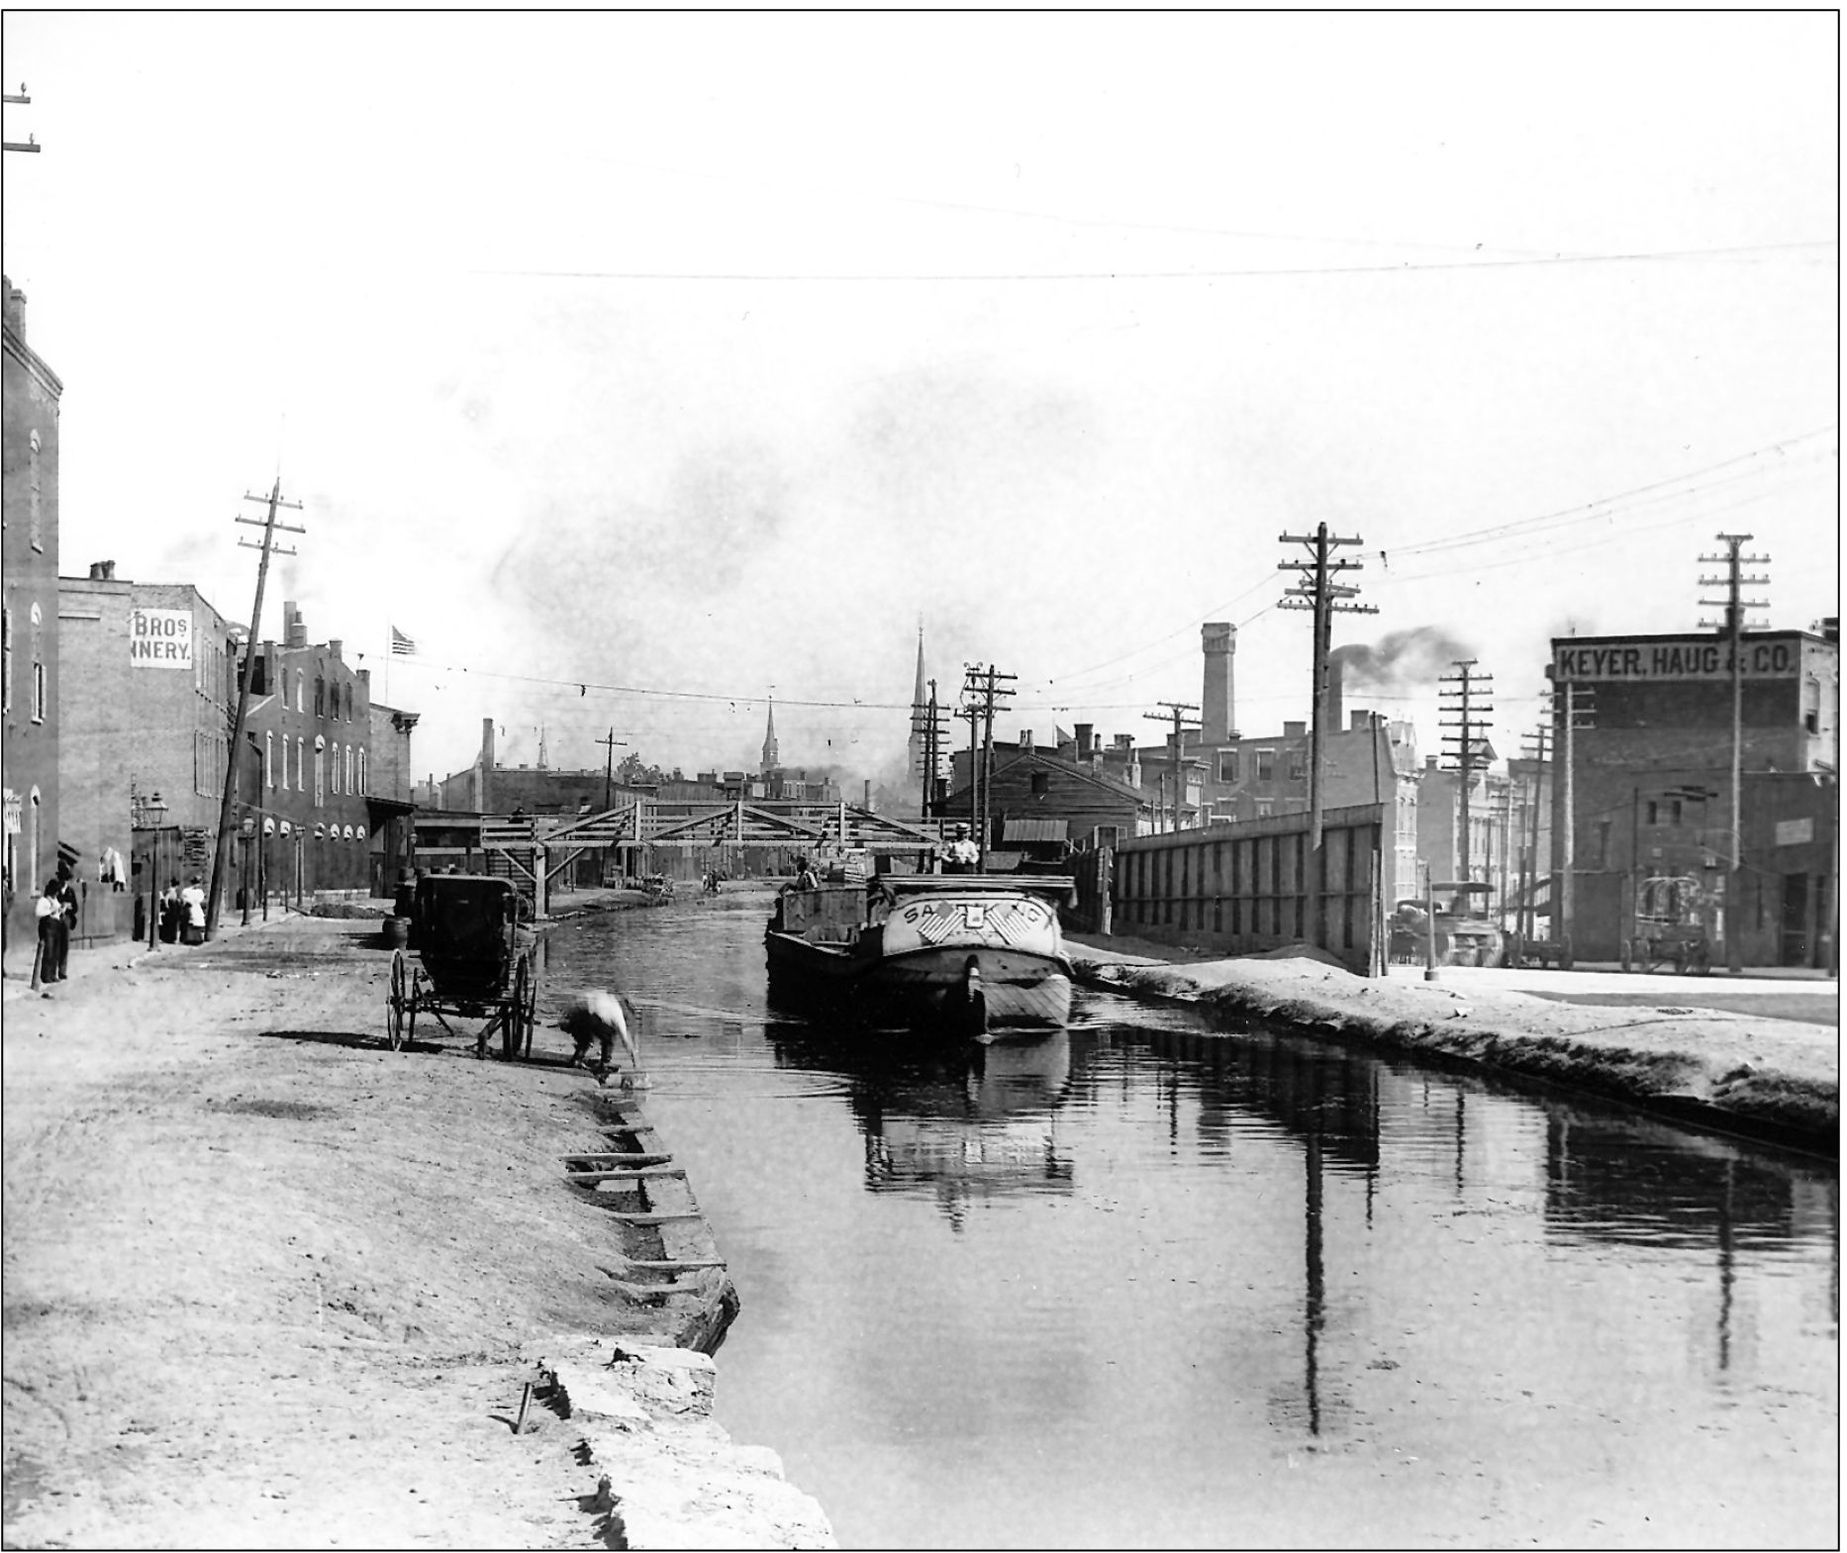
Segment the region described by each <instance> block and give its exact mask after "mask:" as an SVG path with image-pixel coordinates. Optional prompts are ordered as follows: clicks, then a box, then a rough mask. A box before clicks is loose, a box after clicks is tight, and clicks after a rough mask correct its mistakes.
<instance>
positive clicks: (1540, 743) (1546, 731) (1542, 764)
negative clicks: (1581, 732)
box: [1520, 723, 1552, 938]
mask: <svg viewBox="0 0 1847 1553" xmlns="http://www.w3.org/2000/svg"><path fill="white" fill-rule="evenodd" d="M1551 731H1552V730H1551V729H1550V728H1548V727H1547V726H1546V725H1545V724H1544V723H1541V724H1540V725H1539V727H1538V729H1537V730H1536V731H1535V732H1533V733H1529V734H1528V735H1527V736H1526V744H1527V755H1528V757H1529V758H1530V759H1531V760H1532V762H1533V796H1532V801H1531V806H1530V807H1529V809H1528V812H1527V815H1528V819H1529V820H1530V821H1531V834H1532V839H1531V840H1530V841H1529V842H1527V844H1526V858H1525V861H1524V862H1523V863H1522V865H1521V869H1520V880H1521V882H1520V888H1521V891H1522V892H1523V893H1524V895H1525V897H1526V906H1525V909H1524V910H1523V911H1522V913H1521V917H1520V923H1521V926H1520V934H1521V936H1522V937H1523V938H1537V937H1538V936H1539V932H1538V929H1539V908H1538V903H1537V902H1536V901H1535V900H1534V899H1533V897H1534V896H1535V895H1537V894H1538V893H1539V793H1540V787H1541V784H1542V783H1543V782H1544V781H1545V774H1546V742H1547V739H1548V737H1549V735H1550V734H1551Z"/></svg>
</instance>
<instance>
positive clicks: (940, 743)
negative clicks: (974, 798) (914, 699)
mask: <svg viewBox="0 0 1847 1553" xmlns="http://www.w3.org/2000/svg"><path fill="white" fill-rule="evenodd" d="M912 718H913V726H914V729H915V731H916V732H917V733H918V734H919V735H920V736H921V738H922V741H923V742H922V746H921V748H920V749H919V751H918V757H917V758H918V760H919V761H920V762H921V763H922V764H921V767H920V770H919V775H920V776H922V778H923V814H924V817H925V818H926V819H927V818H929V815H930V810H931V807H932V806H933V805H934V804H935V802H936V798H937V788H938V785H939V784H940V782H941V780H942V768H943V751H944V749H945V748H947V745H946V742H945V734H946V733H947V730H946V729H945V728H944V727H943V710H942V708H941V707H940V706H938V705H937V701H936V681H935V680H931V681H930V699H929V700H928V701H926V702H925V703H924V704H923V705H922V706H920V707H919V708H918V709H917V710H916V711H915V712H914V713H912Z"/></svg>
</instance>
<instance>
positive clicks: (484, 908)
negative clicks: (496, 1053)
mask: <svg viewBox="0 0 1847 1553" xmlns="http://www.w3.org/2000/svg"><path fill="white" fill-rule="evenodd" d="M529 920H530V913H529V910H528V908H527V905H526V902H525V900H524V898H523V897H522V896H521V895H520V893H519V891H518V890H516V889H515V888H514V887H513V884H512V882H511V881H510V880H507V879H500V878H496V877H493V876H491V875H487V874H432V875H429V876H428V877H426V878H424V879H420V880H419V881H418V882H417V891H416V899H415V906H414V909H413V910H412V913H411V925H410V947H411V950H412V952H413V953H414V955H415V956H416V958H417V960H418V961H419V962H420V963H419V964H416V965H413V964H412V963H411V957H410V956H409V955H407V954H406V953H405V951H404V950H402V949H398V950H395V951H393V953H392V956H391V982H390V988H389V991H388V992H387V994H386V1002H385V1040H386V1044H387V1045H388V1046H389V1047H390V1048H391V1050H393V1051H396V1050H397V1049H398V1048H399V1047H401V1046H404V1045H407V1044H408V1043H409V1042H410V1040H411V1038H412V1036H413V1034H414V1033H415V1030H416V1026H417V1015H418V1014H419V1013H420V1012H421V1013H425V1014H429V1015H431V1016H432V1017H434V1019H435V1020H436V1022H437V1023H438V1024H439V1025H441V1026H442V1027H443V1029H444V1030H445V1031H447V1032H448V1033H449V1034H450V1035H458V1034H461V1033H462V1032H460V1031H458V1030H457V1029H456V1028H455V1027H454V1026H453V1025H451V1024H450V1023H449V1018H450V1016H454V1017H455V1018H457V1019H464V1020H470V1021H482V1022H483V1023H482V1024H481V1027H480V1029H479V1030H478V1032H477V1033H476V1035H475V1055H476V1056H477V1057H485V1056H486V1055H487V1048H488V1043H489V1042H490V1041H491V1040H492V1039H493V1038H494V1037H495V1036H496V1035H498V1036H499V1037H500V1051H501V1055H502V1056H503V1057H507V1058H509V1059H511V1058H514V1057H522V1056H525V1055H527V1054H528V1053H529V1052H530V1051H531V1049H532V1029H533V1025H534V1024H535V1022H536V1020H537V1011H538V997H539V987H538V962H537V957H536V956H535V954H534V952H533V944H534V935H533V932H532V929H531V927H530V926H529V925H528V922H529Z"/></svg>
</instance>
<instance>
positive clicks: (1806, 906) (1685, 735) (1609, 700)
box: [1550, 620, 1840, 966]
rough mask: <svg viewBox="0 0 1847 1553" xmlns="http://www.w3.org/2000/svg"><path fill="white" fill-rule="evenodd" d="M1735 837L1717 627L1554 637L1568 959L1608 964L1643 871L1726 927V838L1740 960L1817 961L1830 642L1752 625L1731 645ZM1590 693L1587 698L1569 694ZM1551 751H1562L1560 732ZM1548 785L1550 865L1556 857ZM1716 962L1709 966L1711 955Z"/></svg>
mask: <svg viewBox="0 0 1847 1553" xmlns="http://www.w3.org/2000/svg"><path fill="white" fill-rule="evenodd" d="M1742 652H1743V663H1742V692H1743V694H1742V706H1741V716H1740V732H1741V739H1740V746H1741V764H1742V771H1743V781H1742V783H1741V791H1740V806H1739V807H1740V820H1741V823H1740V825H1739V827H1738V829H1739V830H1740V831H1741V832H1742V834H1741V835H1740V836H1736V837H1735V836H1734V835H1733V832H1732V825H1731V749H1732V675H1731V659H1730V644H1729V642H1728V640H1727V638H1726V637H1725V636H1724V635H1723V634H1722V633H1721V634H1713V633H1687V634H1684V635H1678V636H1625V637H1562V638H1556V639H1554V641H1553V643H1552V660H1553V661H1552V668H1551V671H1550V672H1551V676H1552V681H1553V687H1554V700H1555V702H1559V703H1562V702H1563V700H1564V696H1563V695H1562V694H1560V692H1561V691H1562V690H1563V689H1564V688H1565V687H1567V686H1569V687H1571V689H1572V691H1573V693H1574V695H1573V698H1574V700H1576V701H1577V702H1578V704H1579V706H1580V711H1581V719H1582V720H1585V721H1588V722H1589V723H1590V724H1591V726H1588V727H1580V728H1578V729H1575V730H1574V731H1573V732H1572V735H1571V739H1570V751H1571V753H1570V767H1571V813H1570V816H1569V825H1570V833H1571V839H1572V852H1573V858H1572V862H1573V869H1572V898H1573V911H1574V917H1575V922H1574V925H1573V939H1574V946H1575V947H1576V950H1577V953H1578V956H1579V958H1581V959H1606V960H1613V959H1616V958H1617V957H1618V956H1619V954H1620V952H1621V946H1622V941H1623V939H1624V938H1625V937H1627V936H1628V934H1629V932H1630V923H1631V915H1632V911H1633V901H1634V899H1635V892H1636V888H1637V885H1638V883H1639V882H1640V881H1643V880H1645V879H1646V878H1648V877H1650V876H1651V875H1652V876H1678V877H1685V878H1691V879H1694V880H1696V881H1697V882H1698V884H1699V886H1700V890H1701V892H1702V894H1703V897H1704V902H1705V906H1704V914H1705V917H1706V920H1707V921H1708V922H1709V924H1710V925H1711V926H1712V927H1713V928H1714V930H1715V931H1716V930H1717V929H1719V928H1720V927H1722V926H1723V925H1725V924H1726V922H1727V914H1726V911H1725V904H1726V901H1725V897H1726V892H1727V891H1728V889H1730V888H1731V881H1732V878H1733V871H1732V862H1733V858H1734V847H1735V846H1741V850H1739V851H1738V852H1737V854H1736V856H1737V858H1738V861H1739V862H1740V864H1741V867H1740V869H1739V871H1738V873H1737V880H1738V887H1739V892H1740V899H1739V901H1738V902H1737V908H1738V909H1737V910H1736V912H1735V913H1733V914H1732V916H1731V918H1730V920H1731V922H1733V923H1735V924H1736V931H1737V932H1738V935H1739V948H1740V951H1741V953H1742V956H1743V963H1744V964H1746V965H1809V966H1816V965H1822V964H1826V963H1827V962H1828V957H1829V953H1830V949H1831V924H1832V921H1833V913H1834V892H1835V881H1836V876H1837V874H1838V869H1839V861H1838V855H1837V852H1836V834H1837V828H1838V824H1839V809H1838V794H1839V786H1838V774H1837V773H1838V770H1839V767H1838V759H1839V756H1838V747H1839V746H1838V732H1837V719H1838V716H1839V707H1840V640H1839V627H1838V623H1837V622H1835V621H1832V620H1830V621H1828V622H1825V623H1824V626H1823V629H1822V631H1821V632H1820V633H1810V632H1806V631H1751V632H1746V633H1745V634H1744V636H1743V641H1742ZM1585 692H1588V694H1582V693H1585ZM1554 743H1555V745H1562V743H1563V741H1562V740H1561V739H1560V738H1559V737H1558V730H1555V734H1554ZM1564 802H1565V791H1564V785H1563V783H1562V782H1561V783H1560V784H1558V790H1557V792H1556V793H1555V795H1554V803H1555V805H1556V806H1557V808H1558V810H1559V811H1560V812H1557V813H1555V815H1554V822H1555V827H1556V833H1557V835H1558V838H1559V840H1558V843H1557V845H1556V846H1555V848H1554V856H1553V860H1552V867H1553V870H1554V872H1558V871H1560V870H1562V869H1563V868H1564V866H1565V861H1564V856H1563V840H1564V830H1565V826H1566V823H1567V818H1566V816H1565V815H1564V814H1563V813H1562V810H1563V806H1564ZM1715 958H1717V959H1718V960H1719V961H1720V963H1723V960H1724V958H1726V953H1725V952H1724V951H1721V952H1719V953H1718V954H1717V955H1716V956H1715Z"/></svg>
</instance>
